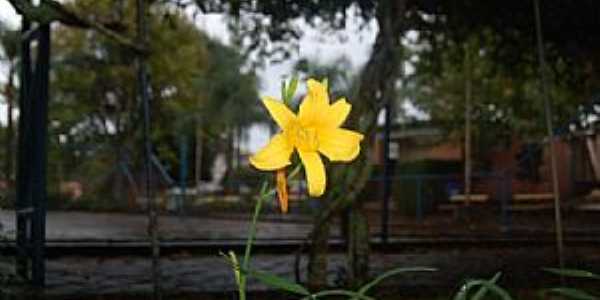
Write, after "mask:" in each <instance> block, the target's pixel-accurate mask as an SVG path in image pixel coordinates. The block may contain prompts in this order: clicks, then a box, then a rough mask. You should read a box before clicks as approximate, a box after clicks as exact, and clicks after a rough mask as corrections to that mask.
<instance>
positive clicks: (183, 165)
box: [177, 135, 188, 214]
mask: <svg viewBox="0 0 600 300" xmlns="http://www.w3.org/2000/svg"><path fill="white" fill-rule="evenodd" d="M179 143H180V144H179V188H180V191H181V195H180V196H179V201H178V203H177V210H178V212H179V213H180V214H181V213H182V212H183V204H184V201H185V195H186V186H187V171H188V161H187V154H188V144H187V139H186V136H185V135H181V137H180V140H179Z"/></svg>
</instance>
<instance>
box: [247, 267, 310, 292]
mask: <svg viewBox="0 0 600 300" xmlns="http://www.w3.org/2000/svg"><path fill="white" fill-rule="evenodd" d="M242 272H244V273H246V274H247V275H248V276H250V277H254V278H256V279H258V280H260V281H261V282H262V283H264V284H266V285H268V286H270V287H272V288H275V289H279V290H284V291H288V292H290V293H293V294H298V295H302V296H309V295H310V292H309V291H308V290H307V289H306V288H305V287H303V286H302V285H299V284H297V283H295V282H292V281H290V280H288V279H285V278H283V277H280V276H277V275H275V274H272V273H268V272H258V271H252V270H247V271H243V270H242Z"/></svg>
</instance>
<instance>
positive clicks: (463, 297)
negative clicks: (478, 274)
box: [454, 279, 512, 300]
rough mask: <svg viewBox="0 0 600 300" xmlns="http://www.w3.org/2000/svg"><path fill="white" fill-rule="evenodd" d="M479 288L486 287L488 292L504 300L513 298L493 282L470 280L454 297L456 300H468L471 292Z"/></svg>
mask: <svg viewBox="0 0 600 300" xmlns="http://www.w3.org/2000/svg"><path fill="white" fill-rule="evenodd" d="M478 286H483V287H485V288H486V289H487V290H489V291H490V292H492V293H493V294H495V295H496V296H498V297H499V298H500V299H502V300H512V297H511V296H510V295H509V294H508V292H507V291H506V290H504V289H503V288H501V287H500V286H498V285H496V284H495V283H492V282H491V280H480V279H478V280H469V281H467V283H465V284H463V286H462V287H461V288H460V291H458V293H456V295H455V296H454V300H467V299H468V298H467V296H468V294H469V291H471V290H472V289H473V288H476V287H478Z"/></svg>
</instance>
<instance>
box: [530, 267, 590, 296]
mask: <svg viewBox="0 0 600 300" xmlns="http://www.w3.org/2000/svg"><path fill="white" fill-rule="evenodd" d="M543 270H544V271H546V272H548V273H551V274H554V275H558V276H561V277H570V278H574V279H580V280H581V279H588V280H594V281H597V280H600V275H597V274H594V273H592V272H589V271H585V270H578V269H557V268H544V269H543ZM548 294H554V295H561V296H564V297H566V298H567V299H575V300H598V299H600V297H598V296H594V295H592V294H590V293H589V292H587V291H584V290H581V289H577V288H572V287H564V286H563V287H554V288H548V289H543V290H541V291H540V295H541V296H542V297H544V296H545V295H548Z"/></svg>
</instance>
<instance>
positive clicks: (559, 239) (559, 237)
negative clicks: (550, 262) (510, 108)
mask: <svg viewBox="0 0 600 300" xmlns="http://www.w3.org/2000/svg"><path fill="white" fill-rule="evenodd" d="M533 4H534V14H535V29H536V36H537V50H538V60H539V64H540V89H541V93H542V97H543V99H544V113H545V116H546V130H547V136H548V142H549V148H550V160H551V163H552V190H553V193H554V221H555V231H556V250H557V252H558V265H559V267H560V268H564V266H565V263H564V244H563V228H562V216H561V209H560V195H559V189H558V170H557V163H556V150H555V149H554V133H553V126H552V109H551V108H550V99H549V96H548V81H547V80H548V79H547V78H546V57H545V54H544V41H543V36H542V21H541V17H540V5H539V1H538V0H533Z"/></svg>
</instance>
